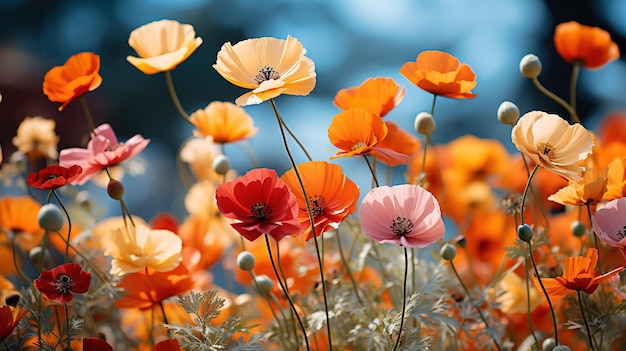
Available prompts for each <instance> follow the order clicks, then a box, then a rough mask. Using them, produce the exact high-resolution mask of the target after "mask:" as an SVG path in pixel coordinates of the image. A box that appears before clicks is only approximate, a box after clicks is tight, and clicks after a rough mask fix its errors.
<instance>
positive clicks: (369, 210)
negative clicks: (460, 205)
mask: <svg viewBox="0 0 626 351" xmlns="http://www.w3.org/2000/svg"><path fill="white" fill-rule="evenodd" d="M359 220H360V221H361V227H362V228H363V232H364V233H365V234H366V235H367V236H369V237H370V238H372V239H374V240H375V241H378V242H380V243H392V244H396V245H400V246H404V247H426V246H428V245H430V244H432V243H433V242H435V241H437V240H438V239H441V238H442V237H443V235H444V234H445V231H446V229H445V226H444V224H443V220H442V219H441V210H440V208H439V203H438V202H437V199H435V197H434V196H433V195H432V194H431V193H430V192H428V190H425V189H424V188H422V187H420V186H418V185H412V184H403V185H396V186H393V187H388V186H381V187H377V188H374V189H372V190H371V191H370V192H369V193H368V194H367V195H365V198H363V201H362V202H361V207H360V208H359Z"/></svg>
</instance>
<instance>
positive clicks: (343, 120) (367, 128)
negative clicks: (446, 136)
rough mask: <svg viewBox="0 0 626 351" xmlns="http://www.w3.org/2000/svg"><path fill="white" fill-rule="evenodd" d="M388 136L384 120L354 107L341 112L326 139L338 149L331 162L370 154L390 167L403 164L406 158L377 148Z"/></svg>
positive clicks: (333, 122)
mask: <svg viewBox="0 0 626 351" xmlns="http://www.w3.org/2000/svg"><path fill="white" fill-rule="evenodd" d="M388 132H389V130H388V129H387V126H386V125H385V123H384V122H383V119H382V118H381V117H380V116H378V115H375V114H373V113H372V112H370V111H369V110H367V109H365V108H362V107H355V108H351V109H348V110H345V111H343V112H340V113H338V114H336V115H335V117H334V118H333V120H332V122H331V123H330V126H329V127H328V139H330V142H331V143H332V144H333V145H335V146H336V147H338V148H339V149H340V151H338V152H337V154H336V155H335V156H331V157H330V159H331V160H333V159H335V158H338V157H351V156H356V155H364V154H368V153H372V154H374V155H375V156H376V157H377V158H379V159H381V160H384V161H385V163H386V164H388V165H390V166H395V165H399V164H402V163H405V162H406V160H407V158H408V157H407V155H404V154H401V153H399V152H395V151H393V150H388V149H383V148H379V147H377V145H378V143H379V142H380V141H381V140H383V139H384V138H385V137H386V136H387V133H388Z"/></svg>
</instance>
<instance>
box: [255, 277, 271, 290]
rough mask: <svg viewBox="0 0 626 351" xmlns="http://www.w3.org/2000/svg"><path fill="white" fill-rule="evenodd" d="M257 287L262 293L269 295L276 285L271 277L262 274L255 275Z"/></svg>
mask: <svg viewBox="0 0 626 351" xmlns="http://www.w3.org/2000/svg"><path fill="white" fill-rule="evenodd" d="M255 280H256V285H257V288H258V289H259V293H261V294H262V295H268V294H269V293H270V292H271V291H272V288H273V287H274V282H273V281H272V279H270V277H268V276H266V275H265V274H261V275H258V276H256V277H255Z"/></svg>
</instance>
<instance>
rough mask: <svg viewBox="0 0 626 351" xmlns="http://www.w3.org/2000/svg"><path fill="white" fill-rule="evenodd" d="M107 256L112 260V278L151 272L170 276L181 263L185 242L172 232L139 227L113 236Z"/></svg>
mask: <svg viewBox="0 0 626 351" xmlns="http://www.w3.org/2000/svg"><path fill="white" fill-rule="evenodd" d="M105 240H108V242H107V244H106V246H105V250H104V254H105V255H107V256H111V257H113V260H112V261H111V274H112V275H124V274H129V273H135V272H139V271H142V270H144V269H146V267H149V268H152V269H154V270H155V271H158V272H167V271H171V270H172V269H174V268H176V267H177V266H178V265H179V264H180V262H181V260H182V256H181V251H182V240H181V239H180V237H179V236H178V235H176V234H174V233H172V232H170V231H169V230H165V229H159V230H151V229H150V228H148V227H146V226H143V225H137V226H136V227H129V228H128V229H118V230H115V231H113V232H111V233H110V237H109V238H108V239H105Z"/></svg>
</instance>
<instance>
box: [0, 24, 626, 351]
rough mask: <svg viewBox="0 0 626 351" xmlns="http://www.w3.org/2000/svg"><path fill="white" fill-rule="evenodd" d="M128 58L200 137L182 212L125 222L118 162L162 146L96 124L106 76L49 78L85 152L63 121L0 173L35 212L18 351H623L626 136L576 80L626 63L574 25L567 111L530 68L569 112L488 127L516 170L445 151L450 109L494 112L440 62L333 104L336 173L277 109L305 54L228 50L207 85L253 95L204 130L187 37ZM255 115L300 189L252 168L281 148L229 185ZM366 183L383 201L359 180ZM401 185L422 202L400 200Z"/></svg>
mask: <svg viewBox="0 0 626 351" xmlns="http://www.w3.org/2000/svg"><path fill="white" fill-rule="evenodd" d="M128 43H129V45H130V47H131V48H132V49H133V50H134V51H135V52H136V56H128V57H127V61H128V62H129V63H130V64H132V65H133V66H134V67H136V68H137V69H138V70H139V71H141V72H142V73H144V74H146V75H157V74H158V75H164V76H165V82H166V84H167V89H168V91H169V93H170V96H171V100H172V104H173V108H175V109H176V111H177V112H178V114H179V115H180V117H181V118H182V120H181V123H189V124H190V125H191V126H193V128H194V131H193V136H190V139H189V140H188V141H186V142H185V144H184V145H181V149H180V152H179V154H178V155H177V158H178V159H177V162H178V164H179V165H180V167H179V169H178V171H179V172H180V174H181V178H185V179H186V180H188V181H187V183H188V184H187V193H186V195H185V209H186V211H187V215H186V216H185V217H183V218H177V217H176V216H174V215H173V214H170V213H167V212H162V213H160V214H158V215H157V216H155V217H154V218H141V217H139V216H136V215H135V214H134V213H133V208H131V207H130V206H127V202H125V200H128V199H127V195H126V194H125V188H124V178H123V172H122V171H121V165H122V164H123V163H124V162H126V161H127V160H129V159H131V158H133V157H134V156H136V155H138V154H140V153H141V152H142V151H143V150H144V149H146V148H148V147H150V140H149V139H145V138H144V137H143V136H141V135H140V134H137V135H135V136H133V137H131V138H130V139H128V140H125V141H121V140H118V138H117V136H116V134H115V131H114V126H111V125H110V124H109V123H107V121H106V120H103V116H100V115H98V112H96V111H92V110H90V108H89V96H90V95H92V94H97V93H98V91H97V89H98V87H99V86H100V85H101V83H102V81H103V79H105V80H106V76H105V77H102V76H101V75H100V56H98V55H97V54H95V53H92V52H80V53H77V54H75V55H73V56H71V57H69V58H68V59H67V61H66V62H65V63H63V64H62V65H59V66H56V67H52V68H51V69H50V70H49V71H48V72H47V73H46V74H45V76H44V78H43V84H42V89H43V94H45V95H46V96H47V98H48V99H49V100H50V103H53V104H57V105H58V106H59V111H62V110H63V109H65V108H66V107H67V106H68V105H69V104H80V105H81V107H82V109H83V111H84V117H85V125H84V128H83V130H84V134H85V141H86V142H85V144H84V145H81V146H80V147H74V148H67V149H63V150H60V151H59V150H57V145H58V143H59V137H58V136H57V134H56V131H55V128H56V124H55V121H54V120H51V119H47V118H44V117H41V116H33V117H30V116H28V117H25V118H24V120H23V121H22V122H21V124H20V125H19V127H18V129H17V130H16V132H15V136H14V137H13V139H12V140H11V142H12V144H13V146H14V147H15V148H16V149H17V151H16V152H15V153H13V154H12V155H11V156H10V157H9V158H8V159H5V160H0V161H1V162H2V169H1V171H0V179H1V180H2V182H3V184H4V185H5V186H9V187H12V188H13V189H14V190H16V191H17V192H18V193H20V195H11V196H0V340H1V342H0V350H119V351H122V350H156V351H166V350H181V349H183V350H394V351H395V350H499V351H502V350H541V351H549V350H555V351H558V350H561V351H562V350H595V351H601V350H624V349H625V348H626V341H625V340H626V330H625V329H624V327H623V326H624V325H625V323H626V303H625V302H624V301H623V299H624V298H626V287H625V286H624V285H626V283H625V282H624V280H623V279H622V278H621V276H620V274H621V275H624V274H622V271H623V270H624V262H625V260H626V115H623V114H620V113H615V114H611V115H608V116H606V117H605V118H604V119H603V120H602V122H601V124H600V126H599V127H598V128H596V129H597V130H590V129H587V128H586V127H585V126H584V125H583V123H582V122H581V118H580V117H579V115H578V113H577V109H576V94H577V80H578V76H579V73H580V70H587V69H601V68H602V67H603V66H605V65H607V64H610V63H611V62H612V61H614V60H616V59H618V58H619V57H620V50H619V48H618V46H617V44H616V43H615V42H613V41H612V40H611V37H610V35H609V34H608V33H607V32H606V31H604V30H602V29H600V28H597V27H590V26H586V25H583V24H580V23H577V22H573V21H572V22H566V23H561V24H559V25H558V26H556V28H555V31H554V46H555V49H556V51H557V52H558V54H559V55H560V56H561V57H562V59H563V61H562V62H561V64H563V65H569V66H571V72H572V73H571V77H563V79H564V80H566V81H569V84H570V94H569V96H567V97H560V96H557V95H555V94H554V93H552V92H551V91H550V90H549V89H548V88H546V87H545V86H544V85H543V84H542V83H541V82H540V78H541V73H542V64H541V60H540V58H539V57H538V56H536V55H533V54H528V55H526V56H524V57H521V58H520V64H519V68H520V74H522V75H523V76H524V77H526V78H528V80H529V81H531V82H532V84H533V85H534V87H535V88H536V89H538V91H540V92H541V93H543V94H544V95H545V99H551V100H553V101H555V102H556V103H558V104H559V105H560V107H561V108H562V109H561V110H560V111H539V110H535V111H522V112H520V110H519V109H518V107H517V106H516V105H515V104H514V103H512V102H510V101H504V102H502V104H501V105H500V106H494V108H493V111H491V112H486V113H493V115H494V116H493V119H494V123H502V124H504V125H507V126H510V128H511V140H510V143H511V145H513V146H514V147H515V148H516V149H517V150H518V151H519V152H517V153H514V154H511V153H509V151H507V147H508V146H507V145H503V144H502V143H500V142H499V141H497V140H495V139H483V138H478V137H476V136H473V135H469V134H468V135H465V136H462V137H459V138H457V139H455V140H453V141H451V142H449V143H447V144H440V143H434V142H433V140H431V134H432V133H433V132H434V131H435V129H436V128H437V123H436V122H437V111H436V110H437V108H436V107H437V106H438V105H439V104H454V103H455V102H456V101H455V100H457V99H473V98H474V97H476V96H477V95H476V94H474V93H473V92H472V90H473V89H474V88H475V87H476V85H477V81H476V76H477V74H478V75H480V72H474V71H473V70H472V68H471V67H470V66H469V65H468V64H465V63H462V62H461V61H460V60H459V59H458V58H457V57H455V56H454V55H453V53H448V52H445V51H439V50H427V51H422V52H416V53H415V54H416V59H415V60H414V61H410V62H406V63H403V62H399V63H398V70H399V72H400V74H401V75H402V76H404V77H405V78H406V81H404V82H402V83H404V84H405V85H407V87H406V88H404V87H402V86H401V85H400V84H399V83H398V82H396V81H394V80H393V79H392V78H388V77H380V76H377V75H376V72H372V73H373V76H372V77H371V78H369V79H367V80H365V81H364V82H363V83H362V84H361V85H359V86H355V87H346V88H344V89H342V90H340V91H338V92H337V93H336V95H335V98H334V101H332V102H330V101H329V102H328V103H329V104H331V103H332V104H334V105H335V106H336V107H337V113H336V115H335V116H334V118H333V119H332V122H331V123H330V125H329V126H328V135H327V138H328V140H329V141H330V143H331V144H332V145H334V147H335V150H333V153H334V155H333V156H331V157H330V158H329V159H325V160H316V159H313V158H312V157H311V156H310V153H309V150H311V149H314V148H316V147H319V146H318V145H305V143H303V142H302V141H301V139H300V138H299V136H298V135H296V134H295V133H294V132H293V131H292V130H291V129H290V128H289V127H288V125H289V123H290V116H283V115H281V113H280V103H281V100H282V99H306V96H307V95H309V94H310V93H311V92H312V91H313V90H314V88H315V86H316V82H317V76H316V72H315V63H314V62H313V60H311V59H310V58H309V57H307V56H306V53H307V52H306V50H305V48H304V46H303V43H301V42H300V41H299V40H298V39H296V38H294V37H292V36H287V38H285V39H282V38H272V37H263V38H252V39H247V40H243V41H240V42H238V43H234V44H231V43H230V42H227V43H225V44H224V45H223V46H222V47H221V50H220V51H219V52H218V53H217V56H216V59H215V63H214V64H213V68H214V69H215V70H216V71H217V72H218V73H219V74H220V75H221V76H222V77H223V78H224V79H225V80H227V81H228V82H230V83H232V84H233V85H235V86H237V87H240V88H242V92H243V94H242V95H241V96H239V97H233V102H229V101H226V102H224V101H212V102H210V103H208V104H207V105H206V107H205V108H203V109H198V110H197V111H194V112H192V113H189V111H188V110H187V109H186V108H185V107H184V106H183V105H182V104H181V102H180V100H179V97H178V96H177V93H176V89H175V85H174V81H173V77H172V71H174V70H175V69H176V67H177V66H179V65H183V64H184V62H185V60H187V58H188V57H190V55H192V54H193V53H194V51H196V49H198V48H199V47H200V46H201V44H202V39H201V38H200V37H198V36H197V35H196V33H195V30H194V28H193V26H192V25H191V24H182V23H179V22H177V21H174V20H158V21H154V22H150V23H148V24H145V25H143V26H141V27H139V28H136V29H135V30H134V31H132V32H131V33H130V37H129V39H128ZM529 87H530V84H529ZM405 89H421V90H422V91H424V92H425V93H428V94H431V95H432V104H431V105H430V106H424V111H423V112H419V113H417V114H416V117H415V123H414V129H413V130H403V129H402V128H401V127H400V126H399V125H398V123H396V122H394V121H392V120H391V119H389V118H388V117H385V116H386V115H387V113H388V112H390V111H391V110H393V109H394V107H396V106H397V105H398V104H400V103H401V102H402V100H403V98H404V95H405ZM291 95H295V96H297V97H293V96H291ZM256 104H263V105H266V106H267V108H268V109H270V110H271V111H272V113H273V115H274V116H275V120H276V122H275V129H274V130H273V131H269V130H264V131H263V133H274V136H275V137H274V139H275V140H276V142H277V143H280V144H281V145H283V149H284V154H282V155H276V156H275V157H277V158H278V157H284V158H286V159H288V160H289V162H290V163H291V165H292V168H291V169H290V170H288V171H287V172H284V173H283V174H279V173H277V171H276V170H274V169H271V168H267V167H264V165H263V164H257V161H256V159H255V157H254V155H253V153H254V152H258V153H261V152H263V150H253V152H252V154H250V155H249V156H250V164H251V165H252V166H253V167H252V170H250V171H247V172H241V170H237V169H233V168H231V165H230V161H229V157H228V155H227V153H226V148H225V145H226V144H232V143H239V142H242V141H245V140H248V139H250V138H253V137H254V136H255V135H256V134H257V133H259V131H258V129H257V128H256V127H255V125H254V119H253V116H251V115H249V114H248V112H247V111H246V109H245V106H249V105H256ZM496 111H497V113H496ZM416 112H417V111H416ZM497 121H499V122H497ZM311 123H315V121H311ZM137 132H141V131H137ZM0 155H1V153H0ZM338 158H358V159H361V160H362V161H363V162H362V165H361V169H343V168H342V167H341V166H340V165H338V164H336V163H333V162H334V160H336V159H338ZM396 166H405V167H404V168H402V171H399V168H395V167H396ZM404 170H406V172H405V171H404ZM357 172H360V173H361V174H363V173H367V174H369V176H368V177H370V178H371V184H370V186H369V187H368V188H363V187H359V186H358V185H357V184H356V183H355V182H354V181H353V180H351V177H353V176H354V175H355V174H357ZM398 172H402V173H403V174H402V178H403V179H404V182H402V183H398V182H396V183H393V182H392V179H397V177H396V178H394V177H393V175H394V174H396V175H397V173H398ZM136 176H137V177H141V175H136ZM127 177H128V175H127ZM189 179H191V180H189ZM88 182H94V183H96V184H100V185H101V188H95V189H97V190H96V191H99V192H101V193H103V194H107V195H108V198H106V201H111V202H115V203H116V204H119V212H118V215H117V216H112V217H103V216H102V215H101V213H99V210H98V206H97V204H95V203H93V199H94V198H95V197H91V196H89V195H86V193H85V190H81V189H82V187H83V186H84V185H85V184H87V183H88ZM218 263H221V264H218ZM222 268H223V269H224V270H225V272H222V273H223V275H224V276H225V279H224V281H219V282H218V281H217V280H215V279H214V273H215V270H218V269H222Z"/></svg>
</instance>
